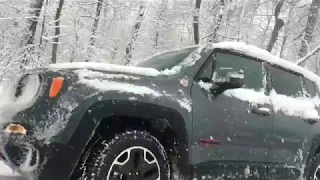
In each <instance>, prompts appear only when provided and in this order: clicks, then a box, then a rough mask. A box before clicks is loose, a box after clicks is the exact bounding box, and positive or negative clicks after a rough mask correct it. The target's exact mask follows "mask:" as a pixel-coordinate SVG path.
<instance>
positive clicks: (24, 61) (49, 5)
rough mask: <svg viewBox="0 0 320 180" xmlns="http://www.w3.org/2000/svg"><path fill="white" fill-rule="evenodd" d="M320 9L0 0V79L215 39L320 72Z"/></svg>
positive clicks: (280, 4)
mask: <svg viewBox="0 0 320 180" xmlns="http://www.w3.org/2000/svg"><path fill="white" fill-rule="evenodd" d="M319 9H320V0H144V1H142V0H0V78H1V79H3V78H4V77H5V75H6V74H11V75H12V74H14V73H15V72H16V71H17V70H19V69H24V68H28V67H42V66H44V65H47V64H49V63H56V62H76V61H94V62H108V63H114V64H126V65H130V64H135V63H137V62H139V61H141V60H142V59H144V58H146V57H148V56H151V55H153V54H156V53H159V52H162V51H165V50H171V49H176V48H181V47H184V46H189V45H194V44H198V43H199V44H204V43H208V42H217V41H241V42H246V43H250V44H254V45H256V46H258V47H260V48H263V49H266V50H268V51H270V52H271V53H272V54H274V55H277V56H280V57H282V58H284V59H287V60H289V61H292V62H297V61H298V60H299V59H300V62H301V63H300V65H302V66H306V67H307V68H308V69H310V70H312V71H313V72H315V73H317V74H318V75H319V74H320V52H319V49H320V20H319V18H318V14H319ZM311 55H312V56H311ZM305 60H306V61H305ZM304 62H306V63H304Z"/></svg>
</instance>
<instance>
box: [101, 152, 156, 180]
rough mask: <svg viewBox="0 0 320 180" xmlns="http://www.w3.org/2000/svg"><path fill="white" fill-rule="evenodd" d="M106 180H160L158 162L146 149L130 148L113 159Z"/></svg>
mask: <svg viewBox="0 0 320 180" xmlns="http://www.w3.org/2000/svg"><path fill="white" fill-rule="evenodd" d="M107 180H160V166H159V162H158V160H157V159H156V157H155V156H154V154H153V153H152V152H151V151H150V150H148V149H147V148H144V147H141V146H134V147H130V148H128V149H126V150H124V151H122V152H121V153H120V154H119V155H118V156H117V157H116V158H115V160H114V161H113V163H112V165H111V167H110V169H109V171H108V175H107Z"/></svg>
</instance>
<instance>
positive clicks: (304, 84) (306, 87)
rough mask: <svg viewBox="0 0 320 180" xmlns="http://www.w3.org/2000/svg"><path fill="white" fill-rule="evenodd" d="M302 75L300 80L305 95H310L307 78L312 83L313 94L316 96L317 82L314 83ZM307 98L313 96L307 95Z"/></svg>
mask: <svg viewBox="0 0 320 180" xmlns="http://www.w3.org/2000/svg"><path fill="white" fill-rule="evenodd" d="M302 77H303V79H302V82H303V86H304V88H305V95H306V97H308V95H310V94H309V92H308V86H307V80H308V81H310V82H311V83H312V85H313V90H314V94H315V96H318V88H317V83H315V82H314V81H312V80H310V79H308V78H306V77H305V76H302ZM315 96H314V97H315ZM309 98H313V97H309Z"/></svg>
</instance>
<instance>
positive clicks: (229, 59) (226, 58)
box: [215, 53, 263, 91]
mask: <svg viewBox="0 0 320 180" xmlns="http://www.w3.org/2000/svg"><path fill="white" fill-rule="evenodd" d="M215 60H216V64H215V67H216V71H219V70H220V69H224V68H233V69H242V70H243V71H244V86H245V88H249V89H254V90H257V91H260V90H261V89H263V83H262V82H263V80H262V79H263V73H262V71H263V69H262V63H261V62H258V61H255V60H253V59H249V58H246V57H242V56H237V55H233V54H225V53H217V54H216V57H215Z"/></svg>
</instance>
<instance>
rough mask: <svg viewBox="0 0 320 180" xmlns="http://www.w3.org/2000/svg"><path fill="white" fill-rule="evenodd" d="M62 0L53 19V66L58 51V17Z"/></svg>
mask: <svg viewBox="0 0 320 180" xmlns="http://www.w3.org/2000/svg"><path fill="white" fill-rule="evenodd" d="M63 3H64V0H60V1H59V6H58V8H57V11H56V16H55V18H54V21H55V33H54V38H53V47H52V63H53V64H55V63H56V62H57V51H58V42H59V35H60V17H61V11H62V6H63Z"/></svg>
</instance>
